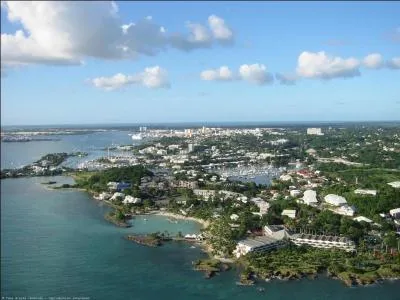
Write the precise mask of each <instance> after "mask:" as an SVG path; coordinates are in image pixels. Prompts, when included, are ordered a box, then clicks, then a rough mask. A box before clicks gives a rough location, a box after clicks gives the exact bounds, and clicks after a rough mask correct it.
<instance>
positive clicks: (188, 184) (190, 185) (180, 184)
mask: <svg viewBox="0 0 400 300" xmlns="http://www.w3.org/2000/svg"><path fill="white" fill-rule="evenodd" d="M173 186H175V187H180V188H187V189H197V188H198V183H197V182H196V181H185V180H179V181H177V182H175V183H173Z"/></svg>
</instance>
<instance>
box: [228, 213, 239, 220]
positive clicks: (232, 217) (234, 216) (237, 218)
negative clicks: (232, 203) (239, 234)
mask: <svg viewBox="0 0 400 300" xmlns="http://www.w3.org/2000/svg"><path fill="white" fill-rule="evenodd" d="M230 218H231V220H232V221H237V220H239V216H238V215H237V214H231V216H230Z"/></svg>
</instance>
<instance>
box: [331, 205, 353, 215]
mask: <svg viewBox="0 0 400 300" xmlns="http://www.w3.org/2000/svg"><path fill="white" fill-rule="evenodd" d="M330 210H331V211H332V212H334V213H336V214H339V215H343V216H349V217H352V216H354V214H355V213H356V209H355V207H354V206H349V205H347V204H344V205H341V206H339V207H336V208H331V209H330Z"/></svg>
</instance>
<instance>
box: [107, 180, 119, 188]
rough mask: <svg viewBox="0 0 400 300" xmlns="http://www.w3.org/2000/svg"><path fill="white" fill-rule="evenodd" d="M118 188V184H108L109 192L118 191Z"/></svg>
mask: <svg viewBox="0 0 400 300" xmlns="http://www.w3.org/2000/svg"><path fill="white" fill-rule="evenodd" d="M117 186H118V182H114V181H110V182H109V183H107V187H108V189H109V190H116V189H117Z"/></svg>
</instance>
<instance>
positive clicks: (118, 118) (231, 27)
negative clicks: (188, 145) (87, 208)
mask: <svg viewBox="0 0 400 300" xmlns="http://www.w3.org/2000/svg"><path fill="white" fill-rule="evenodd" d="M86 5H87V7H86V6H85V5H83V4H82V3H80V2H74V3H62V2H58V3H39V2H37V3H35V4H29V3H28V2H20V3H17V4H15V3H7V1H6V2H5V3H4V4H3V5H2V9H1V14H2V15H1V31H2V43H1V44H2V49H1V58H2V66H1V68H2V78H1V123H2V125H17V124H32V125H37V124H74V123H79V124H83V123H88V124H89V123H140V122H143V123H149V122H191V121H193V122H194V121H196V122H201V121H204V122H206V121H207V122H210V121H214V122H218V121H265V122H268V121H330V120H331V121H360V120H399V119H400V72H399V70H400V65H399V58H400V22H399V16H400V3H396V2H381V3H379V2H350V3H344V2H325V3H316V2H281V3H278V2H188V3H178V2H153V3H133V2H132V3H129V2H118V1H117V2H116V5H115V4H114V5H113V4H111V3H107V2H103V3H96V2H93V3H88V4H86ZM116 7H117V8H118V9H116ZM147 16H151V18H149V19H145V18H146V17H147ZM210 16H214V17H213V18H211V19H209V18H210ZM10 19H11V21H10ZM99 20H101V21H99ZM103 20H104V22H103ZM141 20H142V21H141ZM143 20H145V21H143ZM210 20H211V21H210ZM131 22H132V23H135V25H132V26H131V27H130V28H129V29H128V30H127V33H125V34H122V33H121V32H120V31H121V29H120V27H121V26H122V25H124V24H129V23H131ZM140 22H145V23H144V24H145V26H142V27H140V26H139V25H138V24H139V23H140ZM188 22H191V24H192V25H193V26H192V27H190V26H189V27H188V25H187V24H188ZM213 24H214V25H215V26H214V27H213ZM221 24H222V25H221ZM161 27H163V30H164V29H165V33H162V34H160V33H159V31H160V30H161ZM190 28H192V30H193V28H196V29H198V30H199V32H200V31H201V30H200V29H202V30H203V31H202V32H203V33H204V34H205V35H199V36H197V37H196V36H195V35H194V33H193V32H192V35H191V33H190V30H191V29H190ZM154 29H155V31H154ZM159 29H160V30H159ZM17 30H23V32H24V34H23V36H22V38H21V34H20V35H19V36H18V34H16V31H17ZM88 32H89V33H90V32H91V33H95V38H92V36H91V35H90V36H89V34H88ZM171 36H174V37H176V36H178V37H179V41H180V43H178V42H176V40H175V39H172V38H171ZM182 43H183V45H185V46H182ZM120 45H124V46H126V48H127V49H129V50H124V51H126V52H122V50H120V48H118V47H119V46H120ZM116 46H117V47H116ZM185 47H192V50H191V51H184V50H182V48H185ZM116 48H118V49H119V50H118V51H117V50H116ZM103 49H109V50H110V51H105V50H104V51H103ZM127 53H129V54H127ZM149 53H151V55H149ZM302 53H303V55H302ZM368 56H369V58H368V59H367V57H368ZM78 62H81V64H79V63H78ZM222 66H225V68H226V71H225V73H224V75H223V76H222V75H221V74H222V73H221V72H219V68H220V67H222ZM146 68H149V69H146ZM277 73H280V74H282V75H283V76H284V77H285V78H287V79H288V81H287V82H290V83H291V84H290V85H288V84H282V83H281V81H280V80H278V79H277V77H276V75H277ZM116 74H120V75H119V76H117V77H113V76H114V75H116Z"/></svg>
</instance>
